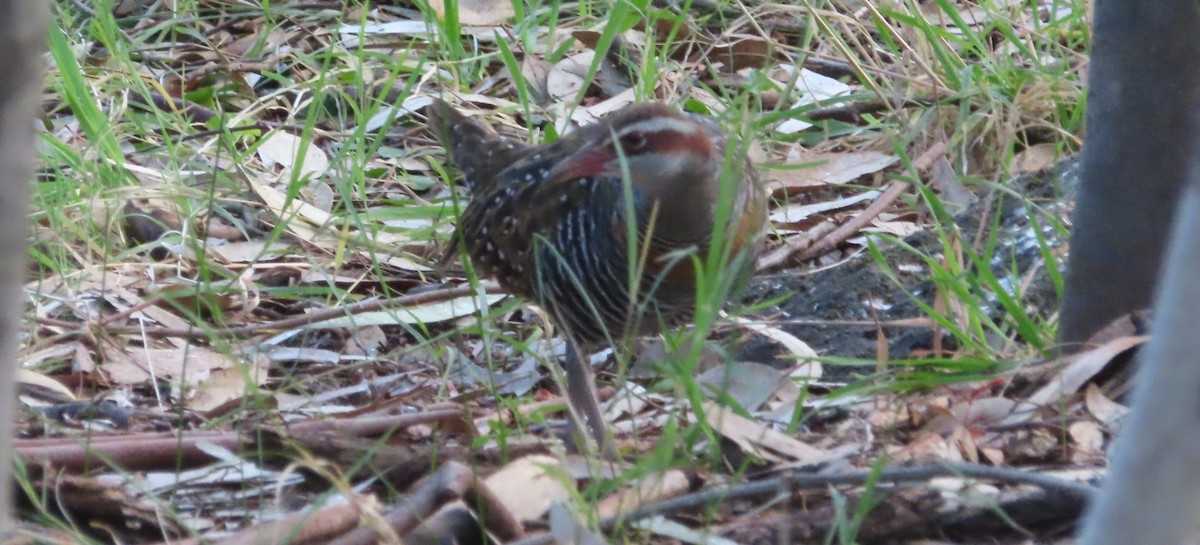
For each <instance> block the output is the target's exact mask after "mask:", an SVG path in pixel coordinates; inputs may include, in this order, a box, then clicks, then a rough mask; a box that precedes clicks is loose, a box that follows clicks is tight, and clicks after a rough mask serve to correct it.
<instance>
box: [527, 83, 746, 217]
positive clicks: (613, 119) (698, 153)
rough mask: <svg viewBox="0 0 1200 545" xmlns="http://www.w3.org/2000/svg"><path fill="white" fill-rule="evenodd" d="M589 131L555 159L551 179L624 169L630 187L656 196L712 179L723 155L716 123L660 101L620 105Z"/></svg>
mask: <svg viewBox="0 0 1200 545" xmlns="http://www.w3.org/2000/svg"><path fill="white" fill-rule="evenodd" d="M590 132H591V133H592V134H591V135H590V137H589V138H587V139H585V140H584V141H583V142H582V144H581V145H580V147H579V149H578V150H576V151H574V152H573V153H571V154H570V155H568V156H567V157H565V158H564V159H563V160H562V161H561V162H559V163H558V164H557V165H555V167H554V168H553V169H552V170H551V172H550V174H549V179H550V180H552V181H566V180H573V179H578V178H584V177H604V178H622V177H623V176H624V175H625V173H626V172H628V176H629V180H630V182H631V183H632V184H633V186H634V187H635V188H638V189H640V190H642V191H643V192H644V193H645V194H646V196H647V197H651V198H656V199H658V198H667V197H670V196H671V194H672V193H675V192H678V191H680V190H686V189H688V186H690V185H695V184H712V183H714V182H715V181H716V179H717V178H719V172H720V166H721V163H722V161H724V155H723V150H722V149H720V147H719V146H718V145H717V142H716V139H717V133H716V130H715V127H712V126H710V125H707V124H706V123H705V122H704V121H702V120H701V119H698V118H696V117H693V116H691V115H688V114H685V113H682V112H679V111H677V110H675V109H674V108H671V107H670V106H667V105H665V104H661V103H647V104H637V105H634V106H630V107H628V108H625V109H623V110H621V111H618V112H617V113H614V114H613V115H612V116H610V117H609V118H608V119H606V120H605V122H604V123H602V124H601V125H600V126H597V127H595V129H594V130H592V131H590ZM691 189H693V190H694V189H701V188H696V187H693V188H691Z"/></svg>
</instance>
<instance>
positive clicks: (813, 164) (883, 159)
mask: <svg viewBox="0 0 1200 545" xmlns="http://www.w3.org/2000/svg"><path fill="white" fill-rule="evenodd" d="M899 160H900V159H899V158H898V157H896V156H895V155H891V154H887V153H879V152H875V151H855V152H824V153H802V154H789V156H788V158H787V161H788V168H780V169H774V170H770V171H768V172H770V175H769V176H768V177H769V178H771V179H772V181H771V182H769V183H768V184H767V188H768V189H769V190H771V191H776V190H780V189H796V188H804V187H813V186H826V185H835V184H845V183H849V182H853V181H854V180H857V179H859V178H860V177H862V176H865V175H867V174H871V173H875V172H879V171H881V170H883V169H885V168H887V167H889V166H892V165H893V164H895V163H896V161H899Z"/></svg>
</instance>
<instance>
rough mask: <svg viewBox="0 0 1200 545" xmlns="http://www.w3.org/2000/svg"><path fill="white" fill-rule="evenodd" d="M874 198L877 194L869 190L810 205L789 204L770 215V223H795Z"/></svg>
mask: <svg viewBox="0 0 1200 545" xmlns="http://www.w3.org/2000/svg"><path fill="white" fill-rule="evenodd" d="M876 197H879V192H878V191H875V190H871V191H866V192H863V193H858V194H856V195H849V196H846V197H842V198H840V199H836V200H832V201H822V202H818V203H812V204H789V205H787V206H784V207H782V208H777V209H776V210H775V211H774V212H772V213H771V216H770V217H771V221H773V222H776V223H796V222H799V221H802V220H804V219H806V218H808V217H809V216H811V215H813V214H817V213H820V212H828V211H830V210H839V209H842V208H847V207H850V206H854V205H856V204H858V203H861V202H864V201H869V200H873V199H875V198H876Z"/></svg>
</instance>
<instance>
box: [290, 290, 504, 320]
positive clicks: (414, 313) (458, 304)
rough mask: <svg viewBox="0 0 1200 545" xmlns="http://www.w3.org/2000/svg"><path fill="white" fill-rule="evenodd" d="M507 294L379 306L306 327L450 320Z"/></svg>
mask: <svg viewBox="0 0 1200 545" xmlns="http://www.w3.org/2000/svg"><path fill="white" fill-rule="evenodd" d="M505 297H508V296H507V295H505V294H503V293H488V294H484V295H482V296H480V297H479V298H477V297H476V296H473V295H469V296H467V297H458V298H455V299H448V300H446V301H437V302H434V303H429V304H425V305H418V306H413V307H405V308H398V309H394V310H381V311H378V312H364V313H362V314H356V315H354V316H345V317H341V318H334V319H332V320H326V321H324V322H317V323H315V324H312V325H310V326H307V327H306V328H307V329H329V328H339V327H366V326H372V325H396V324H433V323H437V322H444V321H446V320H453V319H455V318H459V317H462V316H469V315H472V314H474V313H475V312H476V311H478V310H479V305H478V302H479V299H480V298H482V300H483V304H484V305H487V306H489V307H490V306H492V305H494V304H496V303H498V302H500V300H502V299H504V298H505Z"/></svg>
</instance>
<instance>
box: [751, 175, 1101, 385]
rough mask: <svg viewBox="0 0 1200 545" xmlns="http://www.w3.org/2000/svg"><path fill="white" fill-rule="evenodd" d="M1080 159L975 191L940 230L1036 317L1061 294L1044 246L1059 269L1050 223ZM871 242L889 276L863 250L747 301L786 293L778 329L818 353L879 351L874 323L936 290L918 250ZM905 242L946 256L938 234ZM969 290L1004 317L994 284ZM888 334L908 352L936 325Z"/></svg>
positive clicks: (757, 285) (894, 348)
mask: <svg viewBox="0 0 1200 545" xmlns="http://www.w3.org/2000/svg"><path fill="white" fill-rule="evenodd" d="M1078 166H1079V162H1078V159H1077V158H1076V157H1071V158H1068V159H1066V160H1064V161H1062V162H1060V163H1059V164H1057V165H1055V166H1054V167H1051V168H1048V169H1045V170H1043V171H1039V172H1035V173H1030V174H1025V175H1021V176H1017V177H1015V178H1013V179H1012V180H1010V181H1009V182H1008V183H1006V184H1004V185H1003V186H1002V187H997V188H983V189H982V191H979V192H978V193H979V195H980V197H979V199H978V200H977V201H976V202H974V203H973V204H971V205H970V206H968V207H967V208H966V210H965V211H963V212H962V213H960V214H957V215H956V216H955V217H954V229H945V230H944V231H945V232H950V233H955V237H956V238H958V239H959V240H961V241H962V245H963V246H964V247H969V248H974V249H975V252H976V254H978V255H980V256H981V257H982V258H983V259H981V260H980V263H987V264H988V266H989V268H990V269H991V270H992V272H993V274H995V275H996V277H997V278H1000V279H1002V280H1004V281H1007V280H1011V283H1007V284H1006V285H1012V286H1015V288H1013V289H1012V290H1011V291H1010V293H1015V295H1016V296H1017V297H1018V300H1020V301H1021V302H1022V305H1023V307H1024V308H1025V309H1027V311H1028V312H1029V313H1030V314H1032V315H1036V316H1041V317H1046V316H1049V315H1050V314H1051V313H1053V312H1055V311H1056V310H1057V309H1058V307H1059V300H1060V297H1061V293H1059V291H1058V290H1057V289H1056V287H1055V283H1054V281H1053V277H1052V275H1051V274H1050V273H1049V271H1050V267H1047V263H1046V262H1045V255H1046V254H1045V253H1044V252H1045V250H1046V249H1049V252H1048V253H1049V254H1050V255H1052V256H1054V257H1053V259H1054V260H1055V263H1054V267H1057V269H1058V270H1059V271H1062V270H1063V269H1064V268H1065V267H1064V260H1065V257H1066V249H1067V238H1066V236H1065V235H1064V234H1063V233H1061V232H1059V231H1057V230H1055V229H1054V228H1053V227H1052V225H1053V223H1052V222H1057V223H1058V224H1066V222H1067V220H1068V219H1069V218H1068V216H1069V214H1070V211H1071V209H1072V203H1073V202H1074V197H1073V196H1074V193H1075V188H1076V187H1077V185H1078V177H1079V168H1078ZM1018 196H1019V197H1018ZM997 216H998V217H997ZM981 225H983V228H982V229H981V228H980V226H981ZM1038 233H1040V234H1041V235H1040V237H1039V236H1038ZM1042 240H1044V241H1045V244H1042V243H1041V242H1040V241H1042ZM876 241H877V244H879V245H880V249H881V252H882V255H883V256H884V259H885V260H886V262H887V264H888V267H890V269H891V271H892V273H893V274H894V277H889V276H888V274H886V273H885V271H884V269H883V268H882V267H880V265H879V264H878V263H877V262H876V261H875V260H874V259H873V258H872V256H871V255H870V254H869V253H868V252H862V253H859V254H858V255H857V256H855V257H853V258H851V259H849V260H848V261H847V262H846V263H843V264H840V265H837V266H834V267H831V268H829V269H826V270H822V271H819V272H815V273H805V272H803V271H792V272H785V273H780V274H773V275H768V276H760V277H757V278H755V279H754V280H752V281H751V283H750V285H749V286H748V288H747V293H746V296H745V300H746V301H747V302H748V303H754V302H761V301H765V300H770V299H773V298H778V297H781V296H785V295H786V296H788V297H787V299H786V300H785V301H784V302H783V303H782V304H780V305H779V306H778V308H777V310H778V312H777V313H776V314H774V315H773V319H774V320H777V321H778V322H779V323H780V325H781V326H782V327H783V329H785V330H786V331H788V332H789V333H792V334H793V335H796V336H797V337H799V338H800V339H802V340H804V341H805V342H807V343H808V344H809V345H810V346H812V348H813V349H814V350H816V351H817V353H818V354H821V355H823V356H836V357H841V358H861V359H866V360H869V361H870V360H874V358H875V357H876V354H877V351H878V348H877V342H878V341H877V338H878V333H877V330H876V326H875V323H876V322H877V321H878V322H889V321H894V320H906V319H913V318H927V317H928V314H927V313H926V312H925V311H924V310H922V308H921V306H919V305H918V304H917V301H921V302H922V303H924V304H926V305H932V304H933V300H934V297H935V295H936V294H937V293H938V285H937V283H935V282H934V280H933V278H932V274H931V270H930V267H929V266H928V265H927V263H926V262H925V261H924V258H922V257H921V256H920V255H918V254H917V253H914V252H913V251H912V250H910V249H906V248H902V247H901V246H900V245H898V244H889V243H887V242H885V241H883V240H882V239H876ZM905 243H906V244H908V245H910V246H911V247H912V248H915V249H916V250H917V251H918V252H919V253H920V254H924V255H926V256H932V257H933V258H934V259H936V260H939V261H940V260H941V259H942V257H943V255H944V248H945V245H944V241H943V239H941V238H939V236H938V234H937V233H936V232H935V231H933V230H925V231H921V232H919V233H916V234H914V235H912V236H909V237H908V238H906V239H905ZM989 248H990V249H989ZM972 275H974V276H978V275H977V272H976V271H967V272H964V273H962V274H960V275H959V276H960V277H961V278H958V279H957V280H958V281H961V282H967V283H971V282H972V280H971V279H970V278H968V277H969V276H972ZM971 289H973V290H976V291H978V292H979V295H980V298H979V301H982V302H984V307H985V308H984V310H985V312H986V313H987V314H988V315H989V316H990V317H992V318H993V319H995V320H1005V319H1006V318H1005V314H1006V311H1005V309H1004V308H1003V307H1002V306H1001V305H1000V304H999V303H998V302H997V300H996V298H995V297H994V294H990V295H989V293H988V291H989V290H990V289H991V288H989V287H988V286H982V285H978V283H976V285H974V286H971ZM796 322H801V323H796ZM805 322H807V323H805ZM813 322H816V323H813ZM820 322H826V323H820ZM846 322H858V324H847V323H846ZM884 336H885V337H886V340H887V345H888V357H889V359H903V358H908V357H914V356H917V355H920V354H921V353H923V352H924V351H927V350H930V349H932V348H933V330H932V329H931V328H928V327H887V328H884ZM943 337H944V338H943V346H944V347H945V348H948V349H954V348H955V339H954V338H952V337H950V336H948V335H944V336H943ZM740 356H741V357H742V359H746V360H751V361H764V362H767V361H776V362H779V361H780V360H779V358H780V357H781V356H782V357H786V355H784V354H780V352H779V350H778V347H776V346H775V345H772V344H770V343H769V342H768V341H765V340H753V341H751V342H749V343H748V344H747V345H745V346H743V347H742V348H741V350H740ZM780 363H782V362H780Z"/></svg>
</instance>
